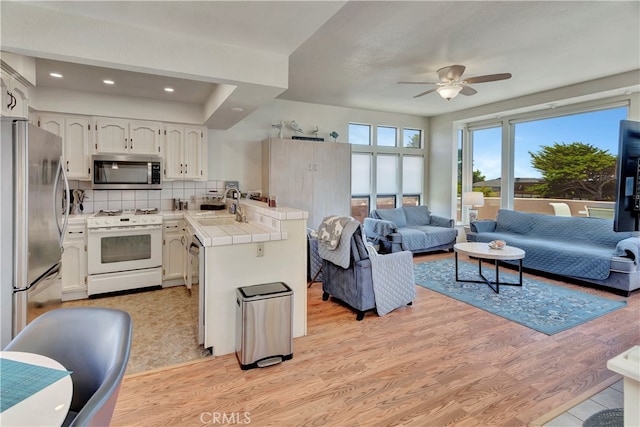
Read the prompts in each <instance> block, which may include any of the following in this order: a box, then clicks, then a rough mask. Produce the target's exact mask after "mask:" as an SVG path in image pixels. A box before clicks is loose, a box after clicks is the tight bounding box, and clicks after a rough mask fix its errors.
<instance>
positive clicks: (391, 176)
mask: <svg viewBox="0 0 640 427" xmlns="http://www.w3.org/2000/svg"><path fill="white" fill-rule="evenodd" d="M376 161H377V163H378V164H377V166H378V170H377V178H376V189H377V192H378V194H396V193H397V192H398V156H396V155H386V154H380V155H378V156H377V157H376Z"/></svg>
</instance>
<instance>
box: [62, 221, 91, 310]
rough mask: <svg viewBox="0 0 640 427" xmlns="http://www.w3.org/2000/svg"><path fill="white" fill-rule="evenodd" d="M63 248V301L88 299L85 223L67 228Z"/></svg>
mask: <svg viewBox="0 0 640 427" xmlns="http://www.w3.org/2000/svg"><path fill="white" fill-rule="evenodd" d="M62 247H63V252H62V271H61V277H62V300H63V301H70V300H74V299H81V298H87V233H86V228H85V224H84V222H83V223H82V224H70V225H68V226H67V231H66V234H65V236H64V241H63V244H62Z"/></svg>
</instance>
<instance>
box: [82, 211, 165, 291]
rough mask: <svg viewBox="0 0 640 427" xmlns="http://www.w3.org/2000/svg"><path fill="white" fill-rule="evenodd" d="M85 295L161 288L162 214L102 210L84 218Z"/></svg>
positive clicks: (155, 212)
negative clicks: (85, 238)
mask: <svg viewBox="0 0 640 427" xmlns="http://www.w3.org/2000/svg"><path fill="white" fill-rule="evenodd" d="M87 259H88V263H87V269H88V279H87V293H88V295H89V296H91V295H96V294H102V293H108V292H117V291H125V290H129V289H137V288H146V287H151V286H160V285H162V215H160V214H159V213H158V211H157V209H137V210H135V211H134V210H131V211H122V210H104V211H100V212H97V213H95V214H93V215H91V216H90V217H89V218H87Z"/></svg>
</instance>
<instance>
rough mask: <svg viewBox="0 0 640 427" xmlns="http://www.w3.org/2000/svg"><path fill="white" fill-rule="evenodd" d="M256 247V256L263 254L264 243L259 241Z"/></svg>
mask: <svg viewBox="0 0 640 427" xmlns="http://www.w3.org/2000/svg"><path fill="white" fill-rule="evenodd" d="M256 247H257V248H258V251H257V253H256V256H264V243H263V242H260V243H258V244H257V245H256Z"/></svg>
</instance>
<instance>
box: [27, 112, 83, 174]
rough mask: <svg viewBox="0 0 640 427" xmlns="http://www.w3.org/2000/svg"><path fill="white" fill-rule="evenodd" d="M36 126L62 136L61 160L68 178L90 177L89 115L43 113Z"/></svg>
mask: <svg viewBox="0 0 640 427" xmlns="http://www.w3.org/2000/svg"><path fill="white" fill-rule="evenodd" d="M38 126H40V127H41V128H43V129H45V130H48V131H49V132H51V133H54V134H56V135H58V136H59V137H61V138H62V157H63V159H62V161H63V163H64V165H65V168H66V170H67V177H68V178H69V179H80V180H87V179H91V166H90V161H91V120H90V118H89V117H81V116H80V117H77V116H66V115H57V114H43V115H40V117H39V119H38Z"/></svg>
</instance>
